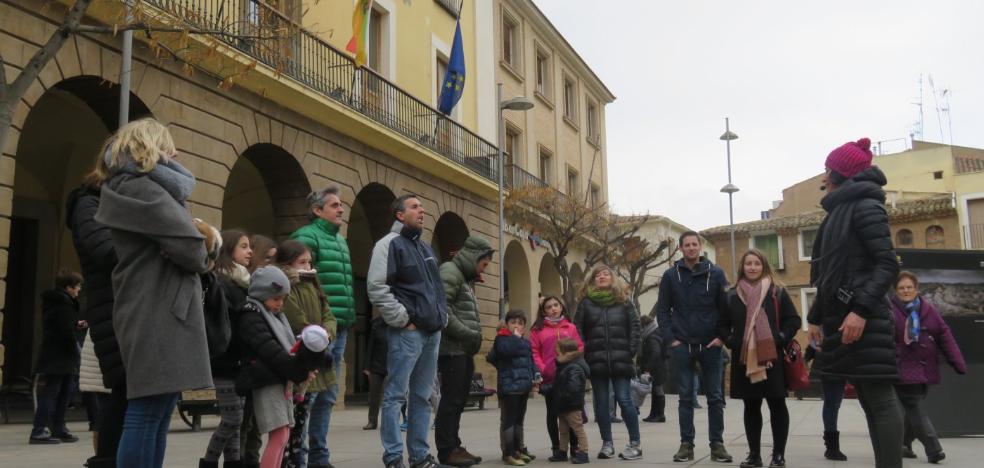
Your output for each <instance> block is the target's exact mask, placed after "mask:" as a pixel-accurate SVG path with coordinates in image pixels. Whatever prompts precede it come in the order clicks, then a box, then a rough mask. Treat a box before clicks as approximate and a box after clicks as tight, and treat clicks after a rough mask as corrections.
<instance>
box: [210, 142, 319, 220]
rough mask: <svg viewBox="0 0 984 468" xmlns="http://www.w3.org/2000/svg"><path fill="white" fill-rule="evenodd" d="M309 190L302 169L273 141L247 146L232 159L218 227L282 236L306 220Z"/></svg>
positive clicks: (309, 187) (309, 185)
mask: <svg viewBox="0 0 984 468" xmlns="http://www.w3.org/2000/svg"><path fill="white" fill-rule="evenodd" d="M310 192H311V184H309V183H308V180H307V176H306V175H305V174H304V169H302V168H301V165H300V164H299V163H298V162H297V159H295V158H294V157H293V156H292V155H291V154H290V153H288V152H287V150H285V149H283V148H281V147H279V146H277V145H273V144H269V143H260V144H256V145H253V146H250V147H249V148H247V149H246V151H243V154H242V155H241V156H240V157H239V158H238V159H236V164H235V165H233V166H232V171H231V172H230V173H229V179H228V181H227V182H226V186H225V192H224V196H223V201H222V227H223V228H224V229H230V228H239V229H244V230H245V231H246V232H249V233H250V234H262V235H264V236H267V237H270V238H272V239H283V238H286V237H287V236H289V235H290V234H291V233H292V232H294V231H295V230H296V229H297V228H299V227H301V226H303V225H304V224H306V223H307V221H308V220H307V202H306V197H307V195H308V194H309V193H310Z"/></svg>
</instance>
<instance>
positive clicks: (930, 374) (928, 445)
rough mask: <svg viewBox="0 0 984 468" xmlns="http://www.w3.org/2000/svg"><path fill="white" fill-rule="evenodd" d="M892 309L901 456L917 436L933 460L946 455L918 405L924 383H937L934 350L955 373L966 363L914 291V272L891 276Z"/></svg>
mask: <svg viewBox="0 0 984 468" xmlns="http://www.w3.org/2000/svg"><path fill="white" fill-rule="evenodd" d="M892 311H893V313H894V314H895V349H896V355H897V357H898V363H899V376H900V379H899V384H898V385H896V386H895V390H896V392H897V393H898V395H899V401H901V402H902V407H903V408H904V409H905V439H904V442H905V446H904V448H903V449H902V451H903V456H904V457H906V458H916V454H915V453H914V452H913V451H912V441H913V439H919V442H922V444H923V448H925V449H926V458H927V459H928V460H929V462H930V463H939V462H940V461H942V460H943V459H944V458H946V455H945V454H944V453H943V447H942V446H941V445H940V441H939V438H938V437H937V436H936V429H935V428H933V423H932V421H930V420H929V415H927V414H926V412H925V411H924V410H923V408H922V401H923V400H924V399H925V398H926V392H927V391H928V387H929V385H935V384H938V383H940V365H939V361H940V359H939V358H940V355H942V357H944V358H946V360H947V362H949V363H950V365H951V366H953V369H954V370H956V371H957V373H958V374H966V373H967V364H966V363H965V362H964V358H963V354H962V353H961V352H960V347H959V346H957V341H956V340H955V339H954V338H953V333H951V332H950V327H948V326H947V325H946V322H944V321H943V317H942V316H940V313H939V312H938V311H937V310H936V307H934V306H933V304H930V303H929V301H926V300H925V299H924V298H921V297H920V296H919V280H918V279H917V278H916V275H914V274H912V273H910V272H908V271H903V272H901V273H899V276H898V279H896V280H895V297H894V298H892Z"/></svg>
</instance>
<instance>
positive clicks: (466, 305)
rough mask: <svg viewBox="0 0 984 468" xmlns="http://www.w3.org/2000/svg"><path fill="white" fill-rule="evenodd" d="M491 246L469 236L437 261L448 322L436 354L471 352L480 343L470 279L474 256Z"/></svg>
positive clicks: (473, 272)
mask: <svg viewBox="0 0 984 468" xmlns="http://www.w3.org/2000/svg"><path fill="white" fill-rule="evenodd" d="M492 252H494V250H492V246H491V245H489V243H488V242H486V241H485V240H484V239H481V238H478V237H475V236H469V237H468V239H467V240H465V245H464V247H462V248H461V251H459V252H458V255H455V257H454V258H453V259H451V260H450V261H447V262H444V263H442V264H441V282H442V283H444V296H445V297H446V298H447V301H448V325H447V327H445V328H444V332H443V333H442V334H441V348H440V351H439V354H440V355H461V354H464V355H469V356H471V355H474V354H476V353H478V351H479V348H481V347H482V322H481V320H480V319H479V314H478V301H476V300H475V292H474V291H473V290H472V287H471V285H472V283H474V281H475V280H477V279H478V269H477V268H476V267H477V265H478V260H479V259H480V258H482V257H484V256H486V255H491V254H492Z"/></svg>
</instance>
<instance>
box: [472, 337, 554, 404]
mask: <svg viewBox="0 0 984 468" xmlns="http://www.w3.org/2000/svg"><path fill="white" fill-rule="evenodd" d="M485 360H486V361H488V363H489V364H492V365H493V366H495V369H496V371H498V381H497V383H498V386H497V387H496V389H497V391H498V392H499V394H500V395H519V394H523V393H529V392H530V390H533V381H534V380H536V378H537V377H539V375H540V370H539V369H537V368H536V365H535V364H533V348H531V347H530V342H529V340H527V339H526V338H523V337H521V336H516V335H513V334H512V333H511V332H510V331H509V330H507V329H505V328H501V329H499V332H498V333H496V336H495V341H494V342H493V343H492V349H491V350H489V352H488V354H486V355H485Z"/></svg>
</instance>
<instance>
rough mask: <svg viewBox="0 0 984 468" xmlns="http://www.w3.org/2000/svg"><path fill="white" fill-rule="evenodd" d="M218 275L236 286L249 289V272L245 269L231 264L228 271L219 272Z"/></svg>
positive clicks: (236, 264)
mask: <svg viewBox="0 0 984 468" xmlns="http://www.w3.org/2000/svg"><path fill="white" fill-rule="evenodd" d="M219 274H220V275H222V276H225V277H226V278H229V279H230V280H231V281H232V282H233V283H235V284H236V286H239V287H240V288H243V289H249V270H247V269H246V267H244V266H242V265H240V264H238V263H236V262H233V263H232V267H230V268H229V269H222V270H219Z"/></svg>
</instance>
